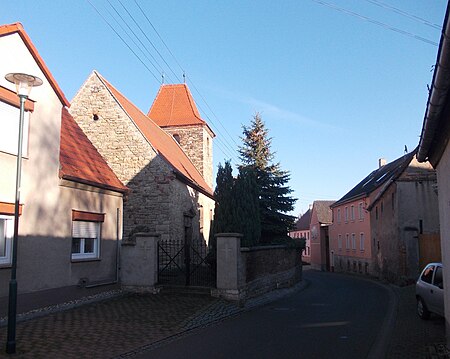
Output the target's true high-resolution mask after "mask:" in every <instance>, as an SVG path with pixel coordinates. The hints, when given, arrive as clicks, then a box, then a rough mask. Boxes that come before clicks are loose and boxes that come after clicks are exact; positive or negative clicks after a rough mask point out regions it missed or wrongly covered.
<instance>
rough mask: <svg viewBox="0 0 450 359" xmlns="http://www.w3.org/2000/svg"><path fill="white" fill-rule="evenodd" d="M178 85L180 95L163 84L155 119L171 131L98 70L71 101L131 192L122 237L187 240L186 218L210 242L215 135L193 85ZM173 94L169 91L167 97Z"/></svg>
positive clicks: (196, 233) (195, 236) (198, 237)
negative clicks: (136, 234)
mask: <svg viewBox="0 0 450 359" xmlns="http://www.w3.org/2000/svg"><path fill="white" fill-rule="evenodd" d="M177 86H178V87H179V89H181V91H180V92H177V91H176V92H175V93H174V92H173V91H172V90H173V88H171V87H169V86H163V87H162V88H161V90H160V92H159V95H158V97H157V99H156V100H155V103H154V104H153V107H152V109H153V110H151V111H150V114H152V112H153V111H154V110H155V111H156V110H157V111H156V113H157V114H156V115H155V117H156V119H157V120H158V123H159V124H161V125H162V124H165V125H166V126H165V127H164V129H167V132H166V131H164V130H163V129H162V128H161V127H160V126H159V125H158V123H155V121H153V120H152V119H151V118H150V117H148V116H147V115H145V114H144V113H143V112H142V111H140V110H139V109H138V108H137V107H136V106H135V105H134V104H133V103H131V102H130V101H129V100H128V99H127V98H126V97H125V96H124V95H122V94H121V93H120V92H119V91H118V90H117V89H116V88H115V87H114V86H112V85H111V84H110V83H109V82H108V81H107V80H106V79H105V78H103V77H102V76H101V75H100V74H99V73H98V72H96V71H94V72H93V73H92V74H91V75H90V76H89V77H88V79H87V80H86V82H85V83H84V84H83V85H82V86H81V88H80V90H79V91H78V93H77V94H76V95H75V98H74V99H73V101H72V106H71V108H70V112H71V114H72V115H73V117H74V118H75V120H76V121H77V123H78V124H79V125H80V127H81V128H82V129H83V131H84V133H86V135H87V136H88V137H89V139H90V140H91V141H92V143H93V144H94V146H95V147H96V148H97V149H98V151H99V152H100V154H101V155H102V156H103V158H105V160H106V162H107V163H108V165H109V166H110V167H111V168H112V169H113V171H114V173H115V174H116V175H117V177H118V178H119V179H120V180H121V181H122V182H123V183H124V184H126V185H127V186H128V187H129V188H130V190H131V192H130V195H129V196H128V199H127V201H126V202H125V204H124V219H123V222H124V228H123V233H124V238H128V237H129V236H130V234H132V233H134V232H135V231H136V230H139V229H142V228H144V229H145V230H147V231H149V232H153V233H157V234H158V235H160V239H161V240H162V241H167V240H179V239H183V238H184V236H185V231H186V228H188V227H190V224H189V225H188V226H187V225H186V220H188V221H191V223H192V240H193V241H199V242H204V243H206V242H207V241H208V238H209V228H210V222H211V219H212V210H213V208H214V200H213V192H212V188H211V182H212V175H211V174H212V138H213V136H214V134H213V133H212V131H211V130H210V129H209V127H208V126H207V124H206V123H205V122H204V121H203V120H201V118H200V116H199V115H198V111H197V109H196V107H195V103H194V101H193V99H192V96H191V95H190V93H189V90H188V88H187V86H186V85H177ZM175 90H177V89H175ZM167 91H170V96H165V95H164V94H165V93H166V92H167ZM183 94H184V96H183ZM163 97H166V99H165V100H164V101H163V102H161V100H162V98H163ZM169 98H170V100H171V101H172V102H168V101H169ZM166 103H169V105H167V106H166V105H165V104H166ZM186 107H188V108H186ZM190 114H193V115H192V116H191V117H194V120H195V123H191V121H190V119H191V118H189V117H188V116H190ZM177 116H178V117H177ZM183 116H187V118H185V117H183ZM182 120H183V121H182ZM180 122H181V125H182V126H181V127H177V126H178V125H179V124H180ZM185 151H186V152H185ZM189 218H190V219H189ZM142 226H143V227H142Z"/></svg>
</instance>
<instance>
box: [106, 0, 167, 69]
mask: <svg viewBox="0 0 450 359" xmlns="http://www.w3.org/2000/svg"><path fill="white" fill-rule="evenodd" d="M107 2H108V4H109V5H110V6H111V8H112V9H113V10H114V12H115V13H116V14H117V16H118V17H119V18H120V19H121V20H122V22H123V23H124V24H125V26H126V27H127V28H128V29H129V30H130V31H131V33H132V34H133V35H134V37H135V38H136V39H137V40H138V41H139V42H140V43H141V45H142V46H143V47H144V49H145V50H146V51H147V53H148V54H149V55H150V56H151V57H152V58H153V60H154V61H155V62H156V65H158V66H159V68H158V67H157V66H156V65H155V64H154V63H153V61H152V60H150V59H149V58H148V56H147V55H146V54H145V52H144V51H143V50H142V49H141V48H140V47H139V45H138V44H137V43H136V41H134V39H133V38H132V37H131V36H130V34H129V33H128V32H127V31H126V30H125V29H124V28H123V26H122V25H121V24H120V23H119V22H118V21H117V20H116V23H117V24H118V25H119V26H120V28H121V29H122V31H123V32H124V33H125V34H126V35H127V36H128V37H129V39H130V40H131V41H132V42H133V44H134V46H135V47H137V48H138V49H139V50H140V51H141V53H142V54H143V55H144V56H145V58H146V59H147V60H148V61H149V62H150V64H151V65H152V66H153V68H154V69H155V70H156V71H157V72H159V73H162V72H163V70H162V67H161V65H160V64H159V63H158V61H157V60H156V59H155V57H154V56H153V55H152V54H151V53H150V51H148V49H147V47H146V46H145V45H144V44H143V43H142V41H141V39H139V37H138V36H137V35H136V33H135V32H134V31H133V29H132V28H131V27H130V26H129V25H128V23H127V22H126V21H125V19H124V18H123V16H122V15H121V14H120V13H119V12H118V11H117V9H116V8H115V6H114V5H113V4H112V3H111V2H110V1H109V0H107ZM106 11H108V14H109V15H110V16H111V17H112V18H113V19H114V16H113V15H112V14H111V13H110V12H109V10H108V9H106ZM114 20H115V19H114Z"/></svg>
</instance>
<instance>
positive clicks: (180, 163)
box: [95, 72, 213, 198]
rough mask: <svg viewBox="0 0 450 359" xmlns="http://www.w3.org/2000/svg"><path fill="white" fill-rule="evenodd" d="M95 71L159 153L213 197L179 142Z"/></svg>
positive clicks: (187, 178)
mask: <svg viewBox="0 0 450 359" xmlns="http://www.w3.org/2000/svg"><path fill="white" fill-rule="evenodd" d="M95 73H96V74H97V76H98V77H99V79H100V80H101V81H102V82H103V83H104V85H105V86H106V87H107V88H108V89H109V91H110V93H111V94H112V95H113V96H114V97H115V99H116V100H117V102H118V103H119V104H120V106H121V107H122V108H123V109H124V110H125V112H126V113H127V114H128V115H129V116H130V118H131V119H132V120H133V121H134V123H135V124H136V125H137V127H138V128H139V130H140V131H141V132H142V134H143V135H144V136H145V137H146V139H147V140H148V141H149V143H150V144H151V146H152V147H153V148H154V149H155V150H156V151H157V153H159V154H160V155H161V156H162V157H164V158H165V159H166V160H167V161H168V162H169V163H170V164H171V165H172V166H173V167H174V169H175V170H176V171H177V172H178V173H179V174H181V175H182V177H184V178H185V179H186V180H187V181H188V182H189V183H190V185H191V186H192V185H193V186H194V188H197V189H199V190H200V191H201V192H203V193H204V194H205V195H208V196H210V197H211V198H212V195H213V194H212V193H213V191H212V189H211V188H210V187H209V186H208V184H207V183H206V181H205V179H204V178H203V177H202V175H201V174H200V172H199V171H198V170H197V168H196V167H195V166H194V165H193V163H192V162H191V160H190V159H189V157H187V155H186V154H185V153H184V152H183V150H182V149H181V147H180V146H179V145H178V143H177V142H176V141H175V140H174V139H173V137H172V136H170V135H169V134H167V133H166V132H165V131H164V130H163V129H161V127H159V126H158V125H157V124H156V123H155V122H153V121H152V120H151V119H150V118H149V117H147V116H146V115H145V114H144V113H143V112H142V111H141V110H139V109H138V108H137V107H136V106H135V105H134V104H133V103H132V102H131V101H129V100H128V99H127V98H126V97H125V96H123V95H122V94H121V93H120V92H119V91H117V89H115V88H114V87H113V86H112V85H111V84H110V83H109V82H108V81H106V80H105V79H104V78H103V77H102V76H100V74H98V73H97V72H95ZM202 123H203V122H202Z"/></svg>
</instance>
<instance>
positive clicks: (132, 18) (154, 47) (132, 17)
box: [118, 0, 180, 81]
mask: <svg viewBox="0 0 450 359" xmlns="http://www.w3.org/2000/svg"><path fill="white" fill-rule="evenodd" d="M118 1H119V3H120V5H122V7H123V9H124V10H125V11H126V12H127V14H128V16H129V17H130V18H131V20H133V22H134V23H135V24H136V26H137V27H138V28H139V30H140V31H141V33H142V34H143V35H144V36H145V38H146V39H147V41H148V42H149V43H150V45H152V47H153V49H154V50H155V51H156V53H157V54H158V55H159V57H160V58H161V60H163V62H164V63H165V64H166V66H167V67H168V68H169V70H170V71H171V72H172V74H173V75H174V76H175V78H176V79H177V81H180V79H179V78H178V76H177V75H176V73H175V72H174V71H173V70H172V67H171V66H170V65H169V64H168V63H167V61H166V60H165V59H164V57H163V56H162V55H161V53H160V52H159V51H158V49H157V48H156V46H155V45H154V44H153V42H152V40H150V38H149V37H148V36H147V34H146V33H145V32H144V30H142V28H141V26H140V25H139V24H138V23H137V21H136V20H135V18H134V16H133V15H131V14H130V12H129V11H128V10H127V8H126V7H125V6H124V5H123V3H122V1H121V0H118ZM135 2H136V1H135ZM136 4H137V3H136ZM138 7H139V5H138ZM139 9H141V8H140V7H139ZM141 12H142V9H141ZM143 14H144V16H145V17H146V18H147V16H146V15H145V13H143ZM158 36H159V35H158Z"/></svg>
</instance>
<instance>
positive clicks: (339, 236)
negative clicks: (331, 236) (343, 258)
mask: <svg viewBox="0 0 450 359" xmlns="http://www.w3.org/2000/svg"><path fill="white" fill-rule="evenodd" d="M338 249H339V250H341V249H342V236H341V235H340V234H338Z"/></svg>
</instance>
